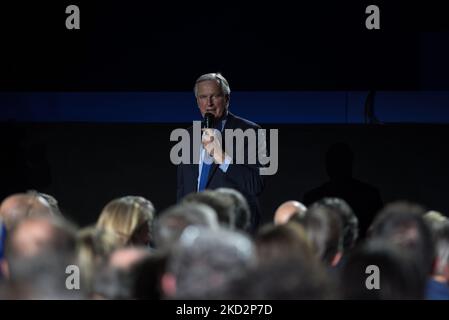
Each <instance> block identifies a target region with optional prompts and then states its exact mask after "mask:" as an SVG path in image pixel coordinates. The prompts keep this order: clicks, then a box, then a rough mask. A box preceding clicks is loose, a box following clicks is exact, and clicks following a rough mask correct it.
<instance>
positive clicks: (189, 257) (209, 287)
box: [162, 226, 255, 299]
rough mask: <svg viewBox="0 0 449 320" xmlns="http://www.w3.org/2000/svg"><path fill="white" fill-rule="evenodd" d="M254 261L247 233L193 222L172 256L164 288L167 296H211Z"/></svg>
mask: <svg viewBox="0 0 449 320" xmlns="http://www.w3.org/2000/svg"><path fill="white" fill-rule="evenodd" d="M254 261H255V253H254V248H253V244H252V242H251V241H250V239H249V238H248V237H247V236H245V235H244V234H240V233H237V232H235V231H231V230H227V229H223V228H220V229H217V230H211V229H209V228H204V227H200V226H190V227H188V228H186V229H185V230H184V232H183V234H182V236H181V238H180V239H179V242H178V244H177V246H176V247H175V248H174V250H173V251H172V253H171V255H170V257H169V260H168V264H167V272H166V273H165V274H164V276H163V278H162V288H163V290H164V294H165V295H166V297H168V298H175V299H210V298H212V297H213V295H214V294H216V293H217V292H218V291H220V290H221V288H222V287H223V286H225V285H226V284H227V283H229V282H230V281H231V280H232V279H235V278H236V277H238V276H239V275H240V274H242V273H243V272H244V271H245V270H246V268H248V267H249V266H250V265H251V264H252V263H254Z"/></svg>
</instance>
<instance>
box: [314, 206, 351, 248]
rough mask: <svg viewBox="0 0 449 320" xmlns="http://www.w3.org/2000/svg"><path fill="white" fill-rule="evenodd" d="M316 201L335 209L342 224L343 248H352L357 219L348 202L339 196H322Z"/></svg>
mask: <svg viewBox="0 0 449 320" xmlns="http://www.w3.org/2000/svg"><path fill="white" fill-rule="evenodd" d="M317 203H318V204H319V205H322V206H328V207H331V208H333V209H335V210H336V212H337V213H338V214H339V215H340V218H341V221H342V226H343V248H344V249H345V250H347V249H350V248H352V247H353V246H354V245H355V242H356V241H357V238H358V236H359V220H358V218H357V216H356V215H355V214H354V211H352V208H351V207H350V206H349V204H348V203H347V202H346V201H345V200H343V199H341V198H323V199H321V200H319V201H318V202H317Z"/></svg>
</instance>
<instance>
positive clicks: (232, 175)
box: [177, 73, 266, 230]
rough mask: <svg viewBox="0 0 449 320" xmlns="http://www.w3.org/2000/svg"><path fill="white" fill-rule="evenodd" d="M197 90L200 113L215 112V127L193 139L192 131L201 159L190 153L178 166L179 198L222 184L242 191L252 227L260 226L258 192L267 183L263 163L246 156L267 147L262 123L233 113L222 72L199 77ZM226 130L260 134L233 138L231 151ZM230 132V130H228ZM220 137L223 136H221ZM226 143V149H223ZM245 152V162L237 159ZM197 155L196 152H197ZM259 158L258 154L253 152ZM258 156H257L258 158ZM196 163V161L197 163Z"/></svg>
mask: <svg viewBox="0 0 449 320" xmlns="http://www.w3.org/2000/svg"><path fill="white" fill-rule="evenodd" d="M194 92H195V96H196V100H197V103H198V107H199V109H200V112H201V115H202V116H203V117H204V116H205V114H206V113H210V114H212V116H213V118H214V121H213V122H214V128H215V129H203V134H202V138H201V140H199V139H198V140H199V141H194V137H195V135H194V134H193V127H190V128H189V129H188V131H189V133H190V139H191V141H190V142H191V146H192V148H191V149H190V150H195V148H194V147H193V146H194V145H195V144H200V148H199V150H200V155H199V161H193V159H195V155H194V154H191V161H190V164H185V163H181V164H179V165H178V186H177V199H178V201H179V200H180V199H181V198H182V197H183V196H185V195H187V194H189V193H191V192H200V191H203V190H205V189H217V188H221V187H225V188H233V189H236V190H238V191H240V192H241V193H242V194H243V195H244V196H245V198H246V199H247V201H248V204H249V206H250V209H251V225H252V230H255V229H256V228H257V225H258V223H259V221H260V208H259V203H258V199H257V197H258V195H259V194H260V193H261V192H262V190H263V187H264V183H263V180H262V177H261V175H260V170H259V169H260V167H261V165H260V163H259V161H256V163H251V161H247V159H249V158H251V157H249V158H248V156H249V155H251V153H252V152H256V153H258V152H260V151H261V150H263V149H264V148H265V147H266V141H265V138H263V139H260V138H259V136H258V134H257V132H258V129H260V126H259V125H257V124H255V123H253V122H251V121H248V120H246V119H243V118H240V117H238V116H235V115H233V114H232V113H230V112H229V111H228V108H229V99H230V93H231V90H230V88H229V84H228V82H227V80H226V79H225V78H224V77H223V76H222V75H221V74H219V73H208V74H204V75H202V76H200V77H199V78H198V79H197V81H196V83H195V87H194ZM227 129H241V130H242V131H244V132H245V131H246V130H248V129H249V131H251V130H254V132H255V135H256V136H257V141H256V142H255V144H256V145H255V146H250V145H249V143H254V141H253V142H251V141H249V139H248V140H244V141H243V143H238V142H237V141H234V140H233V141H232V144H229V145H232V150H228V146H227V144H226V143H225V138H226V133H225V130H227ZM228 131H229V130H228ZM219 136H221V138H222V139H220V138H219ZM223 146H226V150H224V149H223ZM239 152H240V153H242V154H243V155H244V158H243V159H244V160H245V161H244V162H243V163H240V162H238V161H236V159H238V158H236V157H237V155H238V154H239ZM196 156H197V155H196ZM252 156H253V157H256V158H257V154H252ZM257 159H258V158H257ZM195 162H196V163H195Z"/></svg>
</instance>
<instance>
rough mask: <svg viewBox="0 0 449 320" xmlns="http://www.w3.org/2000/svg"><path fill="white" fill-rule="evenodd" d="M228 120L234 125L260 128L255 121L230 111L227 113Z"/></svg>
mask: <svg viewBox="0 0 449 320" xmlns="http://www.w3.org/2000/svg"><path fill="white" fill-rule="evenodd" d="M229 120H232V122H233V124H234V126H235V127H244V128H255V129H260V125H258V124H257V123H255V122H253V121H250V120H248V119H245V118H242V117H239V116H236V115H235V114H233V113H230V112H229V114H228V121H229Z"/></svg>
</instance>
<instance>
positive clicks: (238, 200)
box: [215, 188, 251, 232]
mask: <svg viewBox="0 0 449 320" xmlns="http://www.w3.org/2000/svg"><path fill="white" fill-rule="evenodd" d="M215 191H216V192H217V193H218V194H219V195H221V196H227V197H229V198H230V199H231V202H232V212H233V216H234V217H235V227H236V229H238V230H242V231H245V232H249V231H250V227H251V210H250V208H249V205H248V202H247V201H246V199H245V197H244V196H243V195H242V194H241V193H240V192H239V191H237V190H235V189H231V188H218V189H216V190H215Z"/></svg>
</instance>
